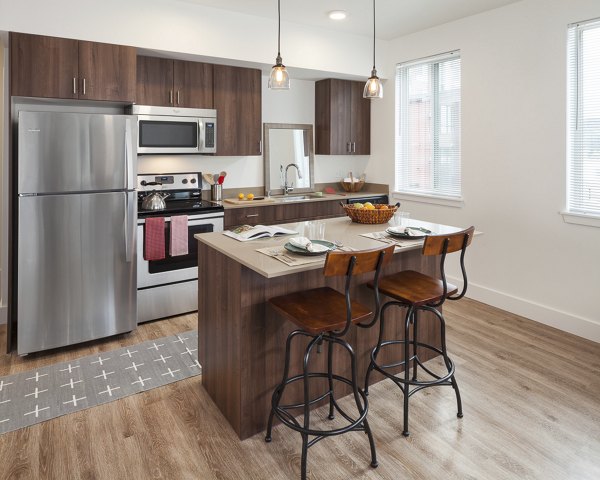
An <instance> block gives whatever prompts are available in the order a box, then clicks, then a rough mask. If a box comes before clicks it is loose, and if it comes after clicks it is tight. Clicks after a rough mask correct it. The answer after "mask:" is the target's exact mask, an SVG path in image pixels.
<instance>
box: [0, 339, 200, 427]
mask: <svg viewBox="0 0 600 480" xmlns="http://www.w3.org/2000/svg"><path fill="white" fill-rule="evenodd" d="M197 349H198V332H197V331H195V330H191V331H189V332H185V333H180V334H178V335H173V336H170V337H163V338H159V339H157V340H149V341H147V342H143V343H140V344H138V345H133V346H129V347H124V348H120V349H118V350H113V351H110V352H102V353H101V354H94V355H88V356H86V357H82V358H78V359H76V360H71V361H69V362H62V363H57V364H54V365H48V366H45V367H41V368H38V369H36V370H30V371H28V372H23V373H17V374H14V375H7V376H5V377H0V434H2V433H6V432H10V431H13V430H17V429H19V428H23V427H28V426H29V425H33V424H35V423H39V422H44V421H46V420H50V419H51V418H55V417H59V416H61V415H66V414H68V413H73V412H77V411H79V410H84V409H86V408H90V407H95V406H96V405H101V404H103V403H107V402H112V401H113V400H118V399H119V398H123V397H126V396H128V395H133V394H135V393H139V392H144V391H146V390H150V389H151V388H156V387H160V386H163V385H166V384H168V383H173V382H177V381H179V380H183V379H185V378H189V377H193V376H195V375H199V374H200V373H202V367H201V366H200V364H199V363H198V352H197Z"/></svg>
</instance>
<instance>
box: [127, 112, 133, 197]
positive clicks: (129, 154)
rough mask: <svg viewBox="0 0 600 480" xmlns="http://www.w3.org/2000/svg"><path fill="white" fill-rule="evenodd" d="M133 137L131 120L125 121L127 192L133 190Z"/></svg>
mask: <svg viewBox="0 0 600 480" xmlns="http://www.w3.org/2000/svg"><path fill="white" fill-rule="evenodd" d="M132 137H133V135H132V129H131V119H129V118H127V119H125V170H126V175H127V180H126V181H127V185H126V188H127V190H133V189H134V188H135V185H134V184H133V138H132Z"/></svg>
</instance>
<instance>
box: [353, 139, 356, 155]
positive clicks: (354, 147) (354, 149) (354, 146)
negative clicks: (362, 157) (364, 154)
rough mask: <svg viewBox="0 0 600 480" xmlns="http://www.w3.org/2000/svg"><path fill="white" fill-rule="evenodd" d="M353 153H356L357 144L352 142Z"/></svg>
mask: <svg viewBox="0 0 600 480" xmlns="http://www.w3.org/2000/svg"><path fill="white" fill-rule="evenodd" d="M352 153H356V142H352Z"/></svg>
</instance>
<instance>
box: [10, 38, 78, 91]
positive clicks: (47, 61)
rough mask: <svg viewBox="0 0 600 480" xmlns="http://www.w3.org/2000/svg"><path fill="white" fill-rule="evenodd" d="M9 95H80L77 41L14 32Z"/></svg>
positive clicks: (11, 44)
mask: <svg viewBox="0 0 600 480" xmlns="http://www.w3.org/2000/svg"><path fill="white" fill-rule="evenodd" d="M9 40H10V92H11V93H10V94H11V95H15V96H21V97H52V98H79V95H78V91H79V86H78V83H79V67H78V61H79V60H78V50H79V49H78V44H79V42H78V41H77V40H69V39H66V38H55V37H45V36H42V35H29V34H24V33H15V32H11V33H10V36H9Z"/></svg>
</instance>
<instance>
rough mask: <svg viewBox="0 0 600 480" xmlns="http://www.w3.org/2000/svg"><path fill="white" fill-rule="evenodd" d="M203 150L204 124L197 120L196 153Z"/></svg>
mask: <svg viewBox="0 0 600 480" xmlns="http://www.w3.org/2000/svg"><path fill="white" fill-rule="evenodd" d="M202 150H204V122H203V121H202V119H198V151H199V152H201V151H202Z"/></svg>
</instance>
